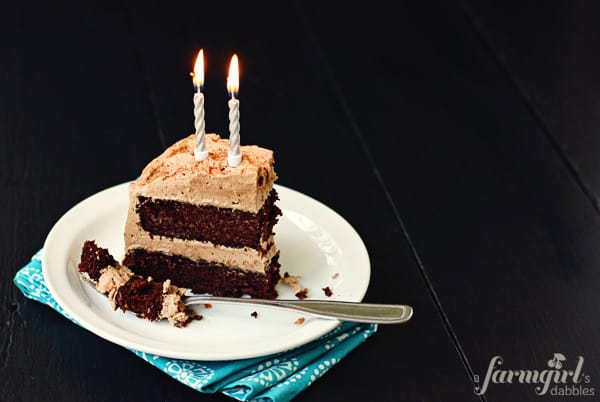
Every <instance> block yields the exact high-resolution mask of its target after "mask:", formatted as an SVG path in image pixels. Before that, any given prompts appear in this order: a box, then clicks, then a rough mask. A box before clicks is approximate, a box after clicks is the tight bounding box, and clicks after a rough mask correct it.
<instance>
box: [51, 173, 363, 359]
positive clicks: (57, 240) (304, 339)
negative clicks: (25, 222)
mask: <svg viewBox="0 0 600 402" xmlns="http://www.w3.org/2000/svg"><path fill="white" fill-rule="evenodd" d="M129 183H131V181H127V182H124V183H120V184H116V185H113V186H110V187H107V188H105V189H103V190H100V191H98V192H96V193H94V194H92V195H89V196H87V197H85V198H84V199H82V200H81V201H79V202H77V203H76V204H74V205H73V206H72V207H71V208H69V209H68V210H67V211H66V212H65V213H64V214H63V215H62V216H61V217H60V218H59V219H58V220H57V221H56V222H55V224H54V225H53V226H52V228H51V229H50V231H49V232H48V235H47V236H46V239H45V241H44V246H43V252H42V273H43V276H44V278H45V282H46V286H47V287H48V290H49V291H50V294H51V295H52V297H53V298H54V299H55V301H56V302H57V304H58V305H59V306H60V307H61V308H62V309H63V311H64V312H65V313H66V314H67V315H68V316H69V317H71V318H72V319H74V320H75V322H77V323H78V324H79V325H80V326H81V327H83V328H85V329H86V330H88V331H90V332H92V333H94V334H95V335H97V336H99V337H101V338H103V339H105V340H108V341H110V342H112V343H115V344H117V345H120V346H122V347H126V348H128V349H135V350H137V351H140V352H144V353H151V354H154V355H158V356H163V357H169V358H179V359H188V360H206V361H224V360H237V359H246V358H254V357H260V356H267V355H271V354H275V353H279V352H283V351H286V350H291V349H293V348H296V347H299V346H302V345H304V344H306V343H309V342H311V341H313V340H315V339H317V338H319V337H320V336H323V335H325V334H326V333H328V332H329V331H331V330H333V329H334V328H335V327H336V326H338V325H339V323H340V321H338V320H322V319H316V320H315V321H321V322H322V324H321V325H320V326H318V327H317V328H314V329H313V328H310V329H312V331H309V334H308V335H305V336H301V337H299V338H300V339H298V340H297V341H295V342H288V343H286V344H285V346H283V347H277V346H274V347H272V348H270V349H268V348H267V349H264V348H263V349H262V351H261V352H252V351H248V352H246V353H238V354H235V355H233V356H232V355H230V354H225V353H212V354H210V353H202V354H198V353H193V352H177V351H172V352H173V353H171V352H169V351H166V350H164V349H163V348H160V347H156V346H152V345H148V344H145V345H140V344H139V343H137V342H135V341H132V340H130V339H128V337H127V334H132V335H136V334H135V333H133V331H126V330H124V329H123V328H112V329H113V330H116V332H117V333H115V331H109V330H107V329H106V328H104V327H101V326H99V325H95V324H94V323H93V322H91V321H90V320H88V319H86V318H85V317H83V316H82V314H79V312H78V311H77V309H75V310H74V309H73V308H71V304H70V302H68V301H66V300H65V299H64V298H63V297H62V295H61V292H59V291H58V289H56V287H55V285H57V284H55V283H54V282H53V279H54V277H55V275H53V274H51V273H50V272H49V270H50V266H52V264H51V263H50V261H52V257H54V254H56V250H55V248H56V247H57V245H62V248H61V250H63V251H65V252H66V249H67V248H68V247H69V246H70V245H72V237H71V238H70V239H69V241H67V240H66V239H65V238H61V237H60V236H59V235H60V234H61V233H62V232H61V230H62V229H63V228H64V226H65V225H66V223H67V222H69V220H70V219H72V217H73V216H77V214H78V213H83V212H85V211H81V210H82V209H83V208H84V207H85V206H86V205H87V204H88V203H90V202H92V201H93V200H94V199H96V198H101V197H102V196H104V195H105V194H106V193H111V192H114V191H119V190H121V187H125V186H128V185H129ZM275 188H276V190H278V191H281V190H283V191H287V192H289V193H291V194H294V195H295V196H296V197H304V198H306V199H309V200H310V201H311V202H314V203H315V204H316V205H318V207H319V208H320V209H322V210H323V211H324V212H326V213H327V214H328V215H331V216H334V217H335V218H336V220H337V221H339V222H341V223H343V224H344V226H345V227H344V230H345V231H346V230H349V232H348V233H347V234H349V235H350V236H352V237H354V238H355V240H356V241H357V243H356V245H360V246H361V247H358V249H359V250H357V251H358V252H359V253H360V254H361V257H362V258H364V262H365V263H366V264H365V267H364V269H363V270H364V272H362V275H363V276H364V277H365V279H364V281H363V282H362V288H360V289H356V294H354V295H353V297H352V300H351V301H362V300H363V298H364V296H365V295H366V292H367V290H368V287H369V284H370V277H371V263H370V258H369V254H368V251H367V248H366V245H365V244H364V242H363V240H362V238H361V237H360V235H359V234H358V232H357V231H356V229H355V228H354V227H353V226H352V225H350V223H349V222H348V221H347V220H346V219H345V218H344V217H343V216H341V215H340V214H339V213H337V212H336V211H335V210H333V209H332V208H330V207H329V206H327V205H325V204H324V203H322V202H321V201H318V200H316V199H315V198H313V197H311V196H308V195H306V194H304V193H302V192H300V191H298V190H294V189H292V188H289V187H287V186H283V185H280V184H276V185H275ZM284 209H285V207H282V210H284ZM87 213H89V211H88V212H87ZM53 253H54V254H53ZM65 254H66V255H65V256H64V258H67V256H68V255H69V253H68V252H66V253H65ZM60 272H65V275H66V273H67V272H68V267H65V268H64V269H63V270H62V271H60ZM48 278H50V280H48ZM65 278H66V276H65ZM66 281H67V282H68V278H66ZM106 325H108V324H106ZM183 330H185V329H183ZM299 330H300V334H302V333H301V332H302V329H301V327H299ZM121 332H123V333H124V335H125V336H122V335H121V336H119V335H120V333H121ZM149 343H153V342H151V341H149Z"/></svg>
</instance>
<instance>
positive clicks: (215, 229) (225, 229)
mask: <svg viewBox="0 0 600 402" xmlns="http://www.w3.org/2000/svg"><path fill="white" fill-rule="evenodd" d="M277 199H278V197H277V192H276V191H275V190H274V189H273V190H272V191H271V193H270V195H269V197H268V198H267V200H266V201H265V204H264V205H263V207H262V208H261V209H260V210H259V211H258V213H256V214H253V213H251V212H246V211H240V210H235V209H228V208H219V207H214V206H210V205H192V204H188V203H185V202H180V201H173V200H162V199H152V198H148V197H142V196H138V203H137V205H136V212H137V214H138V215H139V220H140V224H141V226H142V228H143V229H144V230H145V231H147V232H148V233H150V234H153V235H160V236H165V237H173V238H179V239H185V240H197V241H209V242H211V243H213V244H219V245H224V246H227V247H236V248H241V247H250V248H253V249H257V250H261V251H262V252H265V251H266V248H265V247H264V246H263V244H264V243H265V241H266V240H267V238H268V237H269V236H270V235H271V231H272V229H273V226H274V225H275V224H276V223H277V220H278V217H279V215H281V210H280V209H279V208H278V207H277V206H276V205H275V201H277Z"/></svg>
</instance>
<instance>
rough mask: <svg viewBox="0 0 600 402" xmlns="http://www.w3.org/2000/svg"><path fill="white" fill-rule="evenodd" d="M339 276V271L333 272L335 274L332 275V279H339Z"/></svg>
mask: <svg viewBox="0 0 600 402" xmlns="http://www.w3.org/2000/svg"><path fill="white" fill-rule="evenodd" d="M338 276H340V273H339V272H336V273H335V274H333V275H332V276H331V279H337V278H338Z"/></svg>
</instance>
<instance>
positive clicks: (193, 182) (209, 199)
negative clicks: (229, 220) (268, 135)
mask: <svg viewBox="0 0 600 402" xmlns="http://www.w3.org/2000/svg"><path fill="white" fill-rule="evenodd" d="M206 146H207V148H208V152H209V153H208V158H207V159H205V160H203V161H196V160H195V158H194V135H193V134H192V135H190V136H188V137H186V138H183V139H182V140H180V141H178V142H176V143H175V144H173V145H172V146H170V147H169V148H167V149H166V150H165V151H164V152H163V153H162V154H161V155H159V156H158V157H157V158H156V159H154V160H153V161H152V162H150V163H149V164H148V165H147V166H146V168H145V169H144V170H143V171H142V174H141V176H140V177H139V178H138V180H136V181H135V182H133V183H131V185H130V187H129V189H130V199H132V200H135V199H137V197H138V196H145V197H152V198H160V199H166V200H176V201H182V202H186V203H190V204H195V205H213V206H217V207H221V208H232V209H238V210H243V211H249V212H252V213H257V212H258V211H259V210H260V208H261V207H262V205H263V204H264V202H265V200H266V199H267V197H268V196H269V193H270V191H271V189H272V188H273V183H274V182H275V180H276V179H277V175H276V174H275V171H274V169H273V164H274V159H273V151H271V150H269V149H265V148H261V147H258V146H255V145H250V146H242V147H241V151H242V156H243V158H242V162H241V163H240V165H239V166H237V167H233V168H232V167H230V166H228V165H227V151H228V149H229V140H227V139H222V138H221V137H219V136H218V135H216V134H207V135H206Z"/></svg>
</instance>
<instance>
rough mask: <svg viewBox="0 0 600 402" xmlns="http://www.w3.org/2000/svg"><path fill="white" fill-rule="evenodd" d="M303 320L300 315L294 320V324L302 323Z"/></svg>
mask: <svg viewBox="0 0 600 402" xmlns="http://www.w3.org/2000/svg"><path fill="white" fill-rule="evenodd" d="M304 320H305V318H304V317H300V318H298V319H297V320H296V321H294V324H296V325H302V324H304Z"/></svg>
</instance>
